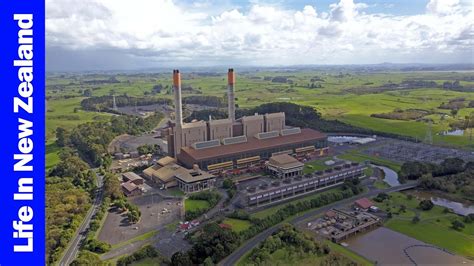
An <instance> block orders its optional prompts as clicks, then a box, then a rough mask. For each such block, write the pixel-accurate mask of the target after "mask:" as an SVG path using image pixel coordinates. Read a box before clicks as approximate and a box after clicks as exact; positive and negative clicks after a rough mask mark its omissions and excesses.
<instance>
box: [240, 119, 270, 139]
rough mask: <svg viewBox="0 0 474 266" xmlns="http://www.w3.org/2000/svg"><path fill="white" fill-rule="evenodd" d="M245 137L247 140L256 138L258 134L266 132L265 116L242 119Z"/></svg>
mask: <svg viewBox="0 0 474 266" xmlns="http://www.w3.org/2000/svg"><path fill="white" fill-rule="evenodd" d="M241 121H242V126H243V135H245V136H247V138H252V137H255V135H257V134H258V133H261V132H265V121H264V117H263V115H259V114H255V115H252V116H244V117H242V118H241Z"/></svg>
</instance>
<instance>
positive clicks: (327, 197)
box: [240, 179, 361, 239]
mask: <svg viewBox="0 0 474 266" xmlns="http://www.w3.org/2000/svg"><path fill="white" fill-rule="evenodd" d="M356 180H357V179H354V180H346V181H345V184H346V185H344V186H342V187H341V189H340V190H337V191H330V192H326V193H324V194H322V195H320V196H318V197H315V198H313V199H311V200H304V201H299V202H298V203H296V204H288V205H286V206H285V207H284V208H281V209H279V210H278V211H277V212H276V213H274V214H272V215H269V216H267V217H265V218H263V219H258V218H255V219H252V225H251V226H250V227H249V228H248V229H246V230H244V231H242V232H240V235H241V237H242V238H243V239H250V238H251V237H253V236H255V235H257V234H258V233H260V232H262V231H263V230H265V229H267V228H270V227H272V226H274V225H276V224H278V223H280V222H282V221H283V220H285V219H286V218H288V217H290V216H293V215H295V214H297V213H300V212H303V211H307V210H310V209H315V208H319V207H321V206H324V205H328V204H330V203H333V202H336V201H340V200H342V199H347V198H350V197H352V196H354V195H356V194H358V193H359V192H360V191H361V189H352V187H354V186H358V185H354V184H358V182H359V181H358V180H357V181H356Z"/></svg>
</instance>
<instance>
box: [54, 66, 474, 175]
mask: <svg viewBox="0 0 474 266" xmlns="http://www.w3.org/2000/svg"><path fill="white" fill-rule="evenodd" d="M341 70H343V68H342V69H341ZM220 71H222V72H220V73H210V74H209V73H208V72H205V73H196V72H193V73H186V72H185V71H183V88H184V87H186V88H187V89H183V97H184V98H186V97H187V96H193V95H194V96H217V97H223V96H224V95H225V92H226V77H225V72H224V71H225V69H223V70H220ZM237 71H238V70H237ZM237 75H238V76H237V85H236V91H235V92H236V97H237V98H236V103H237V105H238V106H239V107H240V108H247V107H254V106H258V105H260V104H262V103H268V102H277V101H287V102H293V103H297V104H301V105H306V106H311V107H314V108H315V109H316V110H317V111H318V112H320V113H321V114H322V115H323V117H324V118H326V119H338V120H340V121H343V122H346V123H348V124H351V125H354V126H359V127H363V128H368V129H372V130H375V131H381V132H390V133H396V134H400V135H405V136H410V137H415V138H418V139H420V140H424V139H425V137H426V136H427V132H428V130H429V129H430V128H431V132H432V139H433V142H434V143H437V144H443V145H449V146H456V147H468V148H469V147H470V148H473V147H474V144H473V142H472V141H471V140H470V139H469V136H468V135H469V134H468V133H467V132H465V134H464V136H444V135H439V134H437V133H439V132H442V131H445V130H450V129H451V126H450V125H454V124H457V125H460V124H462V123H463V120H464V117H465V116H468V115H470V114H471V113H472V112H474V108H473V107H472V105H470V103H471V101H474V93H473V92H467V90H469V89H472V87H473V86H474V81H472V80H473V79H472V76H473V74H472V73H471V72H387V71H386V72H361V71H353V70H351V71H349V70H348V71H346V72H342V71H336V70H328V71H323V70H312V71H310V70H278V69H277V70H273V71H258V70H249V71H244V70H242V71H241V72H237ZM170 77H171V75H170V74H169V73H148V74H147V73H141V74H114V75H112V74H68V75H59V74H51V75H48V78H47V84H48V87H47V93H46V96H47V122H46V124H47V127H46V133H47V144H48V145H49V144H52V143H53V141H54V138H55V135H54V132H55V129H56V128H57V127H58V126H61V127H65V128H72V127H74V126H76V125H78V124H81V123H85V122H90V121H97V120H103V119H107V117H109V116H110V115H111V114H108V113H104V112H100V113H99V112H90V111H85V110H83V109H81V106H80V103H81V101H82V100H83V99H85V97H95V96H104V95H128V96H137V97H138V96H139V97H148V98H149V97H151V98H168V99H171V98H172V90H171V87H170V84H171V80H170ZM281 77H284V78H281ZM455 80H459V81H460V85H461V86H463V88H465V89H466V91H454V90H448V89H444V88H443V84H444V83H445V82H453V81H455ZM425 81H426V82H425ZM428 81H429V82H428ZM410 82H411V83H410ZM413 82H415V85H413ZM416 82H421V83H420V84H421V85H420V84H418V83H416ZM157 84H160V85H162V87H161V89H160V90H154V89H153V88H154V86H155V85H157ZM417 84H418V85H417ZM471 91H472V90H471ZM453 99H462V100H463V103H462V104H461V105H460V106H458V107H460V108H459V109H458V110H457V111H456V114H455V115H453V113H452V111H451V110H449V109H444V108H440V107H441V106H442V105H443V104H445V105H446V103H448V102H449V101H450V100H453ZM470 106H471V107H470ZM412 109H417V110H422V111H423V112H424V111H426V112H424V113H426V116H423V117H421V118H420V119H411V120H396V119H384V118H376V117H373V116H372V115H373V114H384V113H391V112H394V111H395V110H401V111H403V110H412ZM423 112H422V113H423ZM428 121H431V122H428ZM47 153H48V154H47V156H48V166H51V165H52V164H53V163H54V161H55V160H57V155H54V153H55V149H54V146H48V149H47Z"/></svg>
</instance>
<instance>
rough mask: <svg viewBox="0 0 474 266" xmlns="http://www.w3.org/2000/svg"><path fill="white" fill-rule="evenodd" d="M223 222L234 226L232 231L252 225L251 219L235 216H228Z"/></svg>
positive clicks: (238, 230)
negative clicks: (236, 217)
mask: <svg viewBox="0 0 474 266" xmlns="http://www.w3.org/2000/svg"><path fill="white" fill-rule="evenodd" d="M222 223H224V224H228V225H230V226H232V231H234V232H236V233H239V232H241V231H244V230H246V229H248V228H249V227H250V225H251V223H250V221H247V220H240V219H234V218H226V219H225V220H224V221H223V222H222Z"/></svg>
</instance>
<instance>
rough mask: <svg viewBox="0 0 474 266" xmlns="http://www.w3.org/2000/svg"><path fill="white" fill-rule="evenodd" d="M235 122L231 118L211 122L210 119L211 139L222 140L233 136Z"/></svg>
mask: <svg viewBox="0 0 474 266" xmlns="http://www.w3.org/2000/svg"><path fill="white" fill-rule="evenodd" d="M232 125H233V122H232V120H230V118H227V119H218V120H211V119H209V139H210V140H216V139H218V140H222V139H224V138H230V137H232V136H233V133H232V132H233V126H232Z"/></svg>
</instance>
